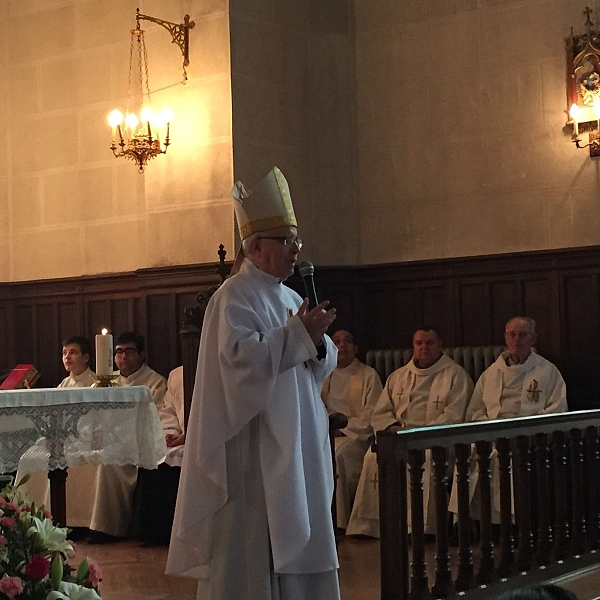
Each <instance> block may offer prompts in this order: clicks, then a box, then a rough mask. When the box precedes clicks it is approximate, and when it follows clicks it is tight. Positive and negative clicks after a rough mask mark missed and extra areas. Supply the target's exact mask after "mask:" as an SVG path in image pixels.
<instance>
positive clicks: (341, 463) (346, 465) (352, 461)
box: [321, 329, 382, 529]
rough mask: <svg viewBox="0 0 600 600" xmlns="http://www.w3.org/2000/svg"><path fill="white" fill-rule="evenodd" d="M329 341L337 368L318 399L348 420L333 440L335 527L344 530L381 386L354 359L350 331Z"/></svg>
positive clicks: (374, 375)
mask: <svg viewBox="0 0 600 600" xmlns="http://www.w3.org/2000/svg"><path fill="white" fill-rule="evenodd" d="M331 339H332V340H333V343H334V344H335V346H336V348H337V350H338V357H337V367H336V369H335V371H333V373H332V374H331V375H330V376H329V377H328V378H327V379H326V380H325V383H324V384H323V391H322V392H321V396H322V397H323V402H325V406H326V407H327V411H328V412H329V414H332V413H336V412H339V413H343V414H344V415H346V416H347V417H348V426H347V427H345V428H344V429H342V430H341V432H340V433H341V434H342V435H341V436H340V437H337V438H336V439H335V462H336V474H337V482H336V490H335V501H336V508H337V511H336V512H337V526H338V527H339V528H340V529H346V527H348V520H349V519H350V512H351V511H352V504H353V502H354V496H355V494H356V488H357V486H358V479H359V477H360V472H361V470H362V464H363V459H364V457H365V452H366V451H367V450H368V449H369V446H370V445H371V443H372V442H373V429H372V427H371V413H372V412H373V407H374V406H375V403H376V402H377V400H378V399H379V396H380V394H381V389H382V387H381V379H380V378H379V375H378V373H377V371H375V369H373V368H371V367H369V366H368V365H365V364H364V363H362V362H360V361H359V360H358V359H357V358H356V353H357V351H358V346H357V345H356V343H355V341H354V337H353V336H352V334H351V333H350V332H349V331H346V330H345V329H340V330H338V331H336V332H335V333H334V334H333V335H332V336H331Z"/></svg>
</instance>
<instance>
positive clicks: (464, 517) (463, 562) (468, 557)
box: [454, 444, 473, 592]
mask: <svg viewBox="0 0 600 600" xmlns="http://www.w3.org/2000/svg"><path fill="white" fill-rule="evenodd" d="M454 451H455V453H456V480H455V481H454V485H455V486H456V493H457V498H458V578H457V579H456V581H455V582H454V587H455V588H456V589H457V591H459V592H462V591H466V590H468V589H469V588H470V587H471V584H472V581H473V550H472V549H471V539H470V535H469V532H470V527H469V455H470V453H471V446H470V445H469V444H457V445H456V446H455V447H454Z"/></svg>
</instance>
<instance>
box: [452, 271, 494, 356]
mask: <svg viewBox="0 0 600 600" xmlns="http://www.w3.org/2000/svg"><path fill="white" fill-rule="evenodd" d="M456 285H457V288H458V299H459V301H458V307H457V309H458V316H459V322H458V339H457V344H458V345H459V346H478V345H487V344H492V343H493V340H492V339H491V337H492V335H491V330H490V306H489V290H488V285H486V283H485V282H484V281H476V282H465V281H458V282H457V284H456Z"/></svg>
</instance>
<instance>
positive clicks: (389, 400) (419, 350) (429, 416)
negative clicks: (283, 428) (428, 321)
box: [346, 328, 473, 537]
mask: <svg viewBox="0 0 600 600" xmlns="http://www.w3.org/2000/svg"><path fill="white" fill-rule="evenodd" d="M413 350H414V356H413V358H412V359H411V361H410V362H409V363H408V364H407V365H405V366H404V367H401V368H400V369H398V370H396V371H394V372H393V373H392V374H391V375H390V376H389V377H388V380H387V382H386V384H385V387H384V389H383V392H382V393H381V396H380V398H379V400H378V402H377V404H376V405H375V408H374V410H373V415H372V417H371V426H372V427H373V430H374V431H375V432H377V431H381V430H383V429H388V428H393V427H398V428H402V429H413V428H415V427H424V426H426V425H449V424H454V423H462V422H463V421H464V419H465V411H466V409H467V403H468V401H469V398H470V397H471V393H472V391H473V382H472V381H471V378H470V377H469V375H468V374H467V373H466V371H465V370H464V369H463V368H462V367H461V366H459V365H457V364H456V363H455V362H454V361H453V360H452V359H451V358H450V357H448V356H446V355H445V354H443V353H442V342H441V339H440V337H439V334H438V333H437V331H436V330H434V329H432V328H427V329H419V330H417V331H416V332H415V334H414V336H413ZM430 471H431V469H430V459H429V457H428V458H427V461H426V464H425V472H424V474H423V501H424V517H425V533H430V534H433V533H435V509H434V503H433V494H432V493H431V491H432V490H431V486H432V481H431V477H430ZM430 499H431V502H430ZM346 533H347V534H348V535H356V534H359V535H368V536H371V537H379V485H378V477H377V456H376V455H375V454H374V453H373V452H367V454H366V455H365V460H364V465H363V470H362V473H361V476H360V481H359V484H358V490H357V492H356V500H355V503H354V509H353V510H352V515H351V517H350V523H349V525H348V529H347V530H346Z"/></svg>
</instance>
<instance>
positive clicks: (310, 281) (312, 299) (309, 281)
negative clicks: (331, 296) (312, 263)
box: [302, 273, 319, 309]
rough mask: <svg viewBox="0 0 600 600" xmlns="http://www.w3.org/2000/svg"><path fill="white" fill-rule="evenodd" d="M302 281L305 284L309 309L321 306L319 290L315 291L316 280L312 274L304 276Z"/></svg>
mask: <svg viewBox="0 0 600 600" xmlns="http://www.w3.org/2000/svg"><path fill="white" fill-rule="evenodd" d="M302 281H303V282H304V290H305V292H306V297H307V298H308V308H310V309H312V308H314V307H315V306H316V305H317V304H319V301H318V300H317V290H316V289H315V278H314V277H313V275H312V273H310V274H309V275H302Z"/></svg>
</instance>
